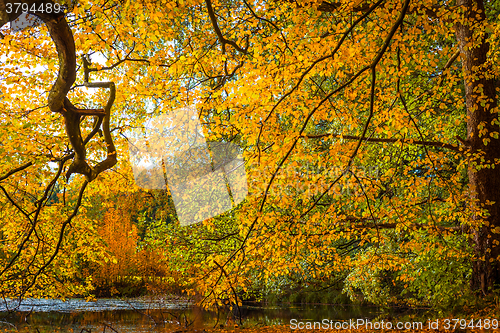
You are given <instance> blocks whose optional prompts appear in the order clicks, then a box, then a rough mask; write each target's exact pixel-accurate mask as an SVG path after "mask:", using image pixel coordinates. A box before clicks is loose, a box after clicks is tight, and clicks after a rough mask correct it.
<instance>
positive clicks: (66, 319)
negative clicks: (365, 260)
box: [0, 298, 380, 333]
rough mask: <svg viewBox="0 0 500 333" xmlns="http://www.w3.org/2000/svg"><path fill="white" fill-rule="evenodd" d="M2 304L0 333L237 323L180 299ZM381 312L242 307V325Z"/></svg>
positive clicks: (231, 317) (197, 328) (314, 307)
mask: <svg viewBox="0 0 500 333" xmlns="http://www.w3.org/2000/svg"><path fill="white" fill-rule="evenodd" d="M12 305H15V303H10V304H7V306H6V304H3V308H0V309H1V310H0V311H1V312H0V332H4V331H5V332H16V331H19V332H37V331H38V332H40V333H43V332H82V333H83V332H114V331H116V332H120V333H125V332H127V333H128V332H138V333H142V332H144V333H146V332H160V333H161V332H169V331H172V330H178V329H181V328H185V327H188V328H190V329H191V330H192V331H200V332H201V331H202V330H203V328H206V327H214V326H220V325H223V326H230V327H232V326H234V325H235V324H239V320H238V318H237V317H236V316H235V315H234V314H237V313H238V312H237V311H233V312H229V311H225V312H220V313H217V312H212V311H206V310H202V309H200V308H198V307H194V306H192V305H191V304H190V303H189V302H186V301H181V300H164V299H145V298H143V299H129V300H119V299H101V300H98V301H97V302H85V301H82V300H69V301H66V302H62V301H58V300H27V301H25V302H23V303H22V304H21V305H20V306H19V307H18V308H17V311H10V312H9V311H5V310H6V308H7V307H8V308H12ZM379 314H380V311H379V310H378V309H377V308H374V307H353V306H342V305H307V306H295V307H294V306H283V307H251V306H244V307H242V308H241V315H242V320H243V325H244V326H261V325H262V326H267V325H279V324H288V323H289V322H290V319H297V320H300V321H321V320H323V319H325V318H326V319H329V320H335V321H338V320H348V319H351V318H375V317H377V316H378V315H379Z"/></svg>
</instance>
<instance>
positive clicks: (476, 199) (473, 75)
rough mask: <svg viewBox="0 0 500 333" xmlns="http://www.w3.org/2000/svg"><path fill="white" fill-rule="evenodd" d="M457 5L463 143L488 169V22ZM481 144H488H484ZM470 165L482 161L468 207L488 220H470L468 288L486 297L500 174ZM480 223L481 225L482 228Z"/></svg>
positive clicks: (493, 123)
mask: <svg viewBox="0 0 500 333" xmlns="http://www.w3.org/2000/svg"><path fill="white" fill-rule="evenodd" d="M457 4H458V5H459V6H460V7H461V10H463V13H464V14H463V15H464V19H463V20H461V21H460V22H459V23H456V24H455V32H456V37H457V41H458V44H459V48H460V56H461V59H462V70H463V75H464V80H465V99H466V108H467V141H466V142H467V144H468V145H469V148H470V151H471V152H472V153H473V154H476V156H478V155H477V154H481V157H482V158H484V162H483V164H484V163H489V164H492V163H494V162H495V161H496V160H498V159H499V158H500V140H498V139H495V138H493V137H492V136H490V133H494V132H497V133H498V132H500V128H499V126H498V122H497V118H498V114H497V99H496V81H495V78H494V77H493V76H492V75H491V73H489V71H490V70H491V68H490V66H489V65H488V58H487V57H488V51H489V44H488V42H487V36H486V34H485V32H484V23H485V22H486V20H487V18H486V15H485V9H484V3H483V1H481V0H458V1H457ZM484 139H489V141H488V142H484V141H483V140H484ZM485 143H486V144H485ZM474 161H478V162H480V161H481V160H480V159H479V158H474V157H473V158H472V159H471V163H470V165H469V171H468V177H469V187H470V191H471V202H472V203H473V204H474V205H475V207H478V208H486V209H487V210H488V214H486V216H481V214H480V213H474V214H473V216H472V222H473V225H474V224H475V223H478V224H479V225H478V226H477V227H475V226H473V227H472V228H471V245H472V247H473V249H474V255H475V258H474V261H473V273H472V279H471V288H472V290H474V291H478V292H482V293H483V294H484V295H486V294H488V293H489V292H490V291H491V288H492V287H493V285H494V284H498V283H500V271H499V257H498V256H499V255H500V242H499V241H500V237H499V234H498V233H495V228H500V170H499V169H498V168H497V169H493V168H481V169H479V170H477V168H476V167H475V164H474ZM497 167H498V165H497ZM489 203H493V204H489ZM481 221H484V224H482V225H481V223H480V222H481ZM499 230H500V229H499Z"/></svg>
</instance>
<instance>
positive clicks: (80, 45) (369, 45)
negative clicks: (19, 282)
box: [0, 0, 500, 304]
mask: <svg viewBox="0 0 500 333" xmlns="http://www.w3.org/2000/svg"><path fill="white" fill-rule="evenodd" d="M30 3H36V4H40V3H47V2H45V1H34V2H33V1H32V2H30ZM73 5H74V6H73V7H71V8H70V6H67V9H66V12H67V13H70V14H67V15H66V16H65V15H64V14H50V15H48V14H37V13H34V14H36V15H38V16H39V17H40V18H41V19H42V20H43V22H44V23H45V24H44V25H42V26H40V27H35V28H32V29H27V30H24V31H21V32H18V33H14V32H8V31H3V32H2V34H3V39H2V48H3V51H2V52H4V54H6V55H7V54H8V55H9V56H10V57H9V59H10V60H9V61H10V62H8V63H7V64H6V66H4V67H3V68H2V70H3V72H4V76H7V77H8V78H9V79H8V82H7V81H6V83H9V84H11V86H9V90H8V92H7V93H4V94H3V95H2V97H3V100H2V103H3V104H4V105H5V109H6V110H7V111H5V115H4V118H3V119H5V120H3V121H5V124H6V126H5V127H4V128H5V129H3V131H5V134H6V136H5V137H7V138H9V139H8V142H9V144H8V145H5V147H4V146H2V149H4V152H3V156H4V158H3V159H2V161H3V163H5V164H4V165H3V166H2V169H3V170H5V176H4V177H2V178H0V179H1V180H2V181H11V182H12V183H11V184H10V185H9V186H12V189H11V190H10V191H14V189H15V188H16V186H20V185H17V184H18V183H19V182H21V180H23V179H26V181H27V182H28V183H30V184H33V183H34V182H35V178H36V177H35V176H34V175H35V174H38V173H40V172H42V171H40V170H45V171H44V172H45V173H46V175H45V178H43V177H42V178H43V179H44V180H46V181H47V177H49V176H48V175H47V174H48V173H49V172H50V171H49V169H47V168H46V169H43V167H41V164H40V163H42V162H44V163H46V162H48V161H50V160H54V161H58V162H59V165H60V166H59V170H60V171H58V173H57V174H56V176H57V177H56V179H59V176H60V175H61V174H62V170H63V169H64V166H65V165H66V162H69V161H71V164H70V166H69V167H68V168H67V171H66V175H67V176H68V177H69V176H71V174H73V173H74V174H77V175H75V176H74V178H73V181H76V179H77V178H78V176H79V175H78V174H81V175H82V177H85V180H82V181H83V184H84V185H83V187H82V190H81V192H80V193H82V194H81V195H80V199H79V200H78V201H77V205H76V206H75V207H76V208H75V209H74V211H73V213H72V214H71V215H69V216H70V218H69V220H67V221H68V222H67V223H66V224H63V228H62V229H61V230H62V231H61V232H60V237H58V239H59V240H58V243H57V244H59V243H61V242H62V241H63V238H64V237H63V236H64V230H65V228H66V226H67V225H69V224H70V222H71V219H72V218H73V217H74V216H75V215H76V211H77V208H78V205H79V203H80V200H81V198H83V191H84V190H85V187H86V186H87V183H88V182H91V183H90V184H96V185H94V186H97V187H98V186H103V184H108V185H107V186H110V185H109V183H107V182H106V178H107V177H106V176H105V175H104V174H103V175H101V176H99V177H98V175H99V174H100V173H101V172H102V171H104V170H106V169H109V168H111V167H112V166H113V165H114V164H115V163H116V156H117V153H116V152H117V151H121V152H122V153H123V154H118V155H119V156H122V157H121V158H122V160H119V164H117V165H116V166H115V168H116V170H120V171H122V172H123V173H124V175H125V176H124V177H128V179H131V178H132V175H131V169H130V165H128V164H127V161H126V157H125V156H126V155H127V153H126V149H127V141H126V139H125V138H127V136H130V134H129V133H128V132H127V131H126V129H127V128H132V127H134V128H135V127H140V126H142V125H143V123H144V122H145V121H147V120H148V119H149V118H150V117H151V115H153V116H155V115H159V114H162V113H165V112H167V111H170V110H174V109H176V108H178V107H184V106H187V105H195V106H196V107H197V110H199V116H200V119H201V121H202V123H203V124H204V125H205V126H206V128H205V134H206V137H207V139H208V140H209V141H223V142H228V141H232V142H236V143H238V144H239V145H241V146H242V147H243V148H244V157H245V159H246V171H247V179H248V182H249V196H248V197H247V199H246V200H245V202H244V203H243V204H242V205H241V206H239V207H238V208H237V209H236V211H234V212H230V213H228V215H227V216H223V217H219V218H215V219H212V220H208V221H205V222H203V225H202V226H200V228H203V229H200V233H194V235H202V236H200V237H198V239H193V241H195V242H197V243H196V246H195V247H193V246H185V247H183V248H182V249H183V250H185V252H184V253H185V254H186V255H190V254H191V255H194V254H193V251H194V250H193V249H194V248H196V249H198V250H200V249H201V248H203V247H204V246H205V245H206V244H214V243H217V244H219V245H220V246H215V245H213V246H211V247H210V248H213V251H201V250H200V251H201V252H200V251H198V254H200V253H202V258H203V260H197V261H196V264H195V266H194V267H195V270H193V271H195V272H198V275H195V276H193V281H196V282H197V283H198V291H199V292H200V293H202V294H203V295H205V296H206V301H207V303H208V304H215V303H217V302H218V300H220V299H221V298H223V297H229V298H232V299H233V300H234V301H237V300H238V298H239V296H238V295H239V290H245V289H247V288H248V287H249V285H250V284H251V281H250V280H251V279H254V280H260V281H268V280H271V279H273V278H276V277H280V276H284V275H287V274H292V273H293V274H295V275H296V276H300V277H302V278H304V279H311V280H324V281H327V280H329V279H332V278H334V277H338V276H342V274H346V276H347V278H346V280H345V283H346V285H347V286H353V287H356V286H357V288H361V289H363V287H362V285H363V283H362V282H361V281H362V278H363V279H365V280H366V281H367V283H368V282H370V281H368V280H369V279H372V278H373V279H377V278H378V279H380V276H381V274H382V272H390V274H389V273H388V274H386V276H387V277H388V279H389V280H391V282H393V283H395V284H396V283H401V284H402V287H403V288H404V289H411V288H413V289H415V288H416V287H417V284H418V283H422V284H423V281H424V277H425V278H426V279H428V278H429V277H430V278H432V276H433V275H432V272H433V271H434V272H435V270H434V269H433V267H434V266H439V267H443V266H445V265H448V267H449V269H448V272H447V273H446V271H442V273H443V274H444V275H443V276H446V274H452V276H453V274H455V276H459V275H460V276H464V275H465V276H466V278H467V279H468V280H469V282H470V289H471V290H472V291H475V292H479V293H481V294H484V295H486V294H488V293H491V291H492V289H493V288H494V286H495V284H498V282H499V278H500V276H499V274H500V273H499V269H500V268H499V266H498V260H499V258H498V256H499V255H500V253H499V246H500V240H499V235H498V231H499V230H500V229H499V228H500V216H499V213H498V205H500V203H499V202H500V201H499V199H500V198H498V196H499V195H500V194H499V192H498V190H497V189H498V188H499V185H500V184H498V182H499V181H500V180H499V176H498V171H497V168H496V167H497V164H498V162H499V160H498V158H499V156H498V154H499V153H500V151H499V149H500V147H499V144H500V143H499V141H498V136H499V134H498V133H499V132H500V131H499V130H498V125H499V122H498V119H497V117H498V116H497V111H498V105H497V94H498V74H499V73H498V64H497V63H498V61H497V59H498V50H499V47H498V38H497V37H498V34H499V31H500V30H499V29H500V25H499V24H498V10H499V8H498V5H497V4H496V3H495V2H493V1H472V0H470V1H469V0H463V1H462V0H457V1H452V2H448V1H434V0H428V1H410V0H405V1H391V0H385V1H384V0H379V1H368V0H367V1H335V2H328V1H293V0H291V1H284V2H276V1H264V2H263V1H246V0H243V1H234V0H217V1H215V0H206V1H197V0H189V1H175V2H174V1H164V2H159V1H143V2H119V1H117V2H110V1H106V2H102V3H101V2H92V3H90V2H86V1H79V2H77V3H74V4H73ZM1 6H3V7H1V8H0V12H1V13H2V16H1V19H2V24H3V23H6V22H9V21H12V20H13V19H14V18H15V17H14V16H13V15H12V14H8V13H7V11H6V7H5V3H3V4H2V5H1ZM68 20H69V21H70V22H71V28H70V26H69V25H68V23H67V22H68ZM44 29H48V30H44ZM45 31H47V32H48V34H49V35H50V36H51V38H52V41H49V40H47V39H46V40H45V41H46V42H45V43H44V42H42V40H40V41H37V44H36V45H39V46H37V47H34V46H33V45H35V43H34V42H33V37H32V36H31V35H30V34H39V35H37V36H40V38H39V39H42V38H41V37H42V36H44V35H43V33H44V32H45ZM73 41H74V42H73ZM51 45H55V46H56V49H55V50H54V49H53V48H52V49H51ZM56 52H57V54H58V58H57V59H58V60H57V61H55V54H56ZM95 52H99V53H100V54H101V55H102V56H103V57H104V58H106V59H107V62H106V63H105V64H91V63H90V61H89V60H90V59H88V57H87V55H89V54H92V53H95ZM23 57H24V58H23ZM35 59H36V60H35ZM39 59H43V61H46V62H47V63H48V65H47V66H48V70H47V72H43V73H41V74H37V75H35V76H34V78H36V79H27V78H25V77H23V75H22V70H21V69H20V68H26V67H27V66H29V65H30V64H34V63H36V62H39V61H41V60H39ZM77 59H81V60H78V61H79V63H80V69H79V71H77V65H76V64H77ZM15 66H17V67H18V68H17V69H16V67H15ZM56 73H57V74H56ZM91 73H92V75H95V76H96V77H97V76H99V77H100V78H101V79H102V80H103V81H105V82H107V83H105V84H92V83H91V82H90V81H89V79H90V74H91ZM77 79H78V80H77ZM54 81H55V84H54V85H53V86H51V88H50V87H47V86H48V84H49V83H48V82H54ZM111 82H113V83H111ZM80 86H90V87H92V86H94V87H104V88H108V89H109V90H110V91H111V95H110V97H109V98H108V97H107V96H104V95H101V92H99V93H97V94H96V96H92V99H94V100H99V101H101V103H100V104H101V105H106V106H105V107H104V108H98V107H93V106H92V105H93V104H95V102H91V101H89V99H90V98H89V97H88V96H85V95H84V94H83V93H82V92H80V91H78V89H77V88H79V87H80ZM115 86H118V87H119V90H118V91H120V96H116V100H115V94H114V87H115ZM22 87H33V88H32V89H33V90H32V92H33V91H35V90H34V89H35V87H36V88H37V89H40V91H49V92H50V93H49V95H48V96H47V97H48V98H47V101H48V103H47V106H46V107H45V106H44V105H36V106H31V104H32V101H31V99H30V98H29V94H30V92H25V91H23V90H21V89H22ZM67 96H69V97H67ZM73 98H74V100H75V101H78V103H81V104H87V107H85V108H84V107H82V108H80V107H78V108H77V107H76V106H75V105H77V104H76V103H77V102H70V101H71V100H73ZM113 101H114V102H113ZM113 103H114V104H113ZM16 105H20V106H21V110H19V111H16ZM111 106H113V110H115V111H113V112H112V113H111V112H110V109H111ZM49 110H50V111H49ZM16 112H21V113H20V114H19V115H18V117H17V118H16V117H14V115H15V114H16ZM34 115H36V117H35V116H34ZM54 115H60V117H62V118H63V119H64V122H65V134H62V130H61V129H62V127H60V126H62V125H61V121H58V122H57V123H58V124H59V125H58V126H56V125H55V124H54V122H53V121H48V119H49V118H50V119H54V120H55V117H54ZM84 116H85V117H87V118H89V117H91V116H92V117H94V119H95V121H94V122H93V123H90V122H88V121H86V120H84ZM30 117H32V118H30ZM33 117H35V118H33ZM13 119H16V121H13ZM30 119H31V120H30ZM34 119H35V120H34ZM30 121H32V122H33V121H36V122H37V124H38V127H37V128H31V127H30V125H29V124H30ZM26 124H28V125H27V126H26ZM25 126H26V128H28V129H29V130H27V129H25ZM99 129H101V130H102V133H103V139H102V140H97V138H98V137H97V136H96V135H97V133H99V132H100V131H99ZM35 130H36V133H33V134H31V135H32V136H33V137H34V138H36V139H34V140H32V142H40V143H39V144H38V145H36V146H32V145H28V144H27V141H26V140H25V139H24V140H23V139H20V138H19V135H23V134H22V133H31V132H30V131H35ZM83 130H86V131H87V132H88V134H87V135H86V136H85V135H82V131H83ZM48 133H56V134H57V135H52V136H51V135H49V134H48ZM113 133H115V134H113ZM118 133H120V134H121V135H118ZM42 137H43V138H44V139H43V140H41V138H42ZM47 137H49V138H47ZM44 140H46V141H44ZM47 142H49V143H50V144H47ZM44 144H45V145H48V146H46V148H44ZM22 147H30V148H29V150H28V152H26V153H25V151H26V150H24V151H23V150H22V149H23V148H22ZM31 147H32V148H31ZM55 147H57V149H56V148H55ZM99 148H101V149H103V150H99ZM24 149H26V148H24ZM44 149H45V150H50V151H52V152H51V154H52V155H51V156H50V157H46V155H47V153H46V151H44ZM40 151H44V152H43V153H42V152H40ZM102 152H105V153H102ZM11 155H13V156H16V158H15V159H14V160H13V159H12V158H10V159H8V158H7V156H11ZM29 156H38V158H39V159H38V160H37V163H38V164H35V165H36V169H37V173H34V172H33V173H29V172H28V171H26V170H27V168H29V167H31V165H32V164H33V163H35V162H30V161H31V160H29ZM42 156H44V157H43V158H42ZM101 156H102V158H103V159H104V162H96V163H92V162H91V160H94V159H96V160H97V159H98V158H97V157H101ZM29 163H31V164H29ZM28 164H29V165H28ZM18 165H21V167H18ZM22 172H24V176H23V177H25V178H19V177H20V174H21V173H22ZM12 177H18V178H12ZM30 177H33V178H30ZM70 179H72V178H70ZM16 182H17V183H16ZM50 184H52V185H50ZM54 184H55V181H52V182H50V181H49V186H48V187H47V190H46V191H45V192H46V193H47V194H42V200H41V201H40V199H39V197H40V196H39V195H34V194H33V196H34V197H35V198H37V199H34V200H32V201H29V200H27V199H26V198H27V196H26V194H23V195H22V196H21V197H19V198H17V197H12V195H11V194H9V193H13V192H9V191H7V190H5V191H3V193H4V196H5V197H3V199H2V200H4V201H3V202H4V204H5V205H8V206H9V207H10V209H12V210H13V211H16V212H17V213H16V214H20V216H21V217H22V216H24V217H23V218H24V219H25V220H26V222H25V225H24V228H25V229H26V230H28V234H27V235H24V236H21V238H16V239H20V240H26V242H24V243H23V242H22V241H21V243H15V241H14V238H12V237H15V236H11V238H8V241H7V243H10V242H12V243H13V244H18V245H16V246H17V248H18V249H19V250H18V253H19V254H17V255H16V254H15V252H14V255H13V256H12V257H11V259H10V261H6V263H5V265H6V267H7V268H6V270H5V272H7V271H9V270H10V269H11V268H12V269H13V267H14V266H13V265H14V263H15V262H18V261H19V258H21V254H23V253H24V252H23V251H25V248H26V249H27V248H28V247H27V245H28V244H30V243H29V242H28V241H29V240H30V239H34V238H33V237H35V235H34V230H36V228H37V227H36V226H37V224H36V220H35V222H33V221H31V220H30V219H31V215H30V213H23V212H26V209H24V208H22V206H21V202H18V201H17V200H24V201H23V202H22V204H23V205H28V206H29V205H32V207H33V209H36V210H40V211H41V209H42V208H43V207H45V206H43V205H42V204H41V202H42V203H43V202H44V199H43V198H45V197H46V196H47V195H48V193H49V192H50V190H51V189H52V187H53V186H54ZM104 186H106V185H104ZM42 192H43V191H42ZM45 192H43V193H45ZM20 193H22V192H20ZM33 202H34V203H33ZM38 207H42V208H38ZM30 211H31V210H30ZM37 214H38V213H37ZM221 219H222V220H224V219H225V221H226V222H227V221H231V222H230V223H229V222H227V223H226V224H223V225H225V227H221V224H220V223H221V222H220V221H221ZM2 221H7V220H2ZM5 223H7V222H5ZM228 224H233V225H228ZM30 226H31V227H30ZM216 226H219V229H217V228H216ZM4 228H5V230H14V229H15V227H12V226H10V227H7V224H6V226H5V227H4ZM234 228H237V231H235V230H234ZM29 230H33V231H32V232H30V231H29ZM206 233H209V235H207V234H206ZM181 234H182V232H181ZM18 237H19V236H18ZM30 237H31V238H30ZM47 244H49V245H47V246H50V242H48V243H47ZM186 244H190V243H189V242H187V243H186ZM30 248H31V247H30ZM58 248H59V245H57V247H56V248H55V250H53V252H52V253H54V257H55V254H56V253H57V252H58V251H57V249H58ZM190 249H191V250H190ZM11 251H12V250H11ZM40 253H41V252H40ZM40 253H39V252H35V255H32V256H31V257H28V258H38V257H39V256H38V254H40ZM43 253H45V252H43ZM5 257H6V258H7V257H9V256H8V255H5ZM41 257H43V256H41ZM50 258H52V257H50ZM30 260H32V259H27V260H26V261H24V262H22V264H21V263H20V266H19V267H24V265H27V266H30V265H31V266H30V267H40V268H41V269H45V268H46V267H48V266H50V265H51V263H52V261H53V259H50V260H48V261H47V260H45V259H44V260H45V261H43V262H45V264H43V265H42V264H41V265H39V266H36V265H33V264H32V261H30ZM185 264H186V265H188V264H189V263H188V262H186V263H185ZM19 269H20V268H19ZM384 274H385V273H384ZM436 274H437V273H436ZM12 276H14V275H12ZM434 276H435V277H436V276H437V275H434ZM250 277H251V278H250ZM22 278H26V277H24V276H23V277H22ZM439 281H450V280H449V278H448V277H443V278H442V279H441V278H440V279H439ZM365 285H367V284H365ZM448 286H449V283H448ZM462 289H463V288H462ZM453 292H459V291H457V290H454V291H453ZM224 294H225V295H226V296H224ZM448 294H449V293H448ZM421 297H422V298H423V299H425V297H427V296H425V295H421ZM443 297H444V296H443ZM448 298H450V296H448ZM434 301H435V302H439V299H434Z"/></svg>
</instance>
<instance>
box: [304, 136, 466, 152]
mask: <svg viewBox="0 0 500 333" xmlns="http://www.w3.org/2000/svg"><path fill="white" fill-rule="evenodd" d="M325 137H333V138H342V139H346V140H361V141H364V142H378V143H395V142H401V143H406V144H414V145H424V146H434V147H441V148H447V149H450V150H453V151H460V149H459V147H458V146H456V145H452V144H449V143H443V142H439V141H423V140H410V139H396V138H392V139H388V138H366V137H361V136H354V135H341V134H333V133H325V134H306V135H303V136H302V138H307V139H319V138H325Z"/></svg>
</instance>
